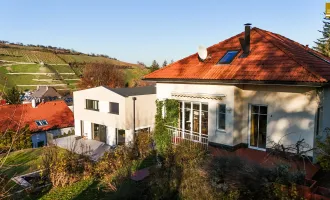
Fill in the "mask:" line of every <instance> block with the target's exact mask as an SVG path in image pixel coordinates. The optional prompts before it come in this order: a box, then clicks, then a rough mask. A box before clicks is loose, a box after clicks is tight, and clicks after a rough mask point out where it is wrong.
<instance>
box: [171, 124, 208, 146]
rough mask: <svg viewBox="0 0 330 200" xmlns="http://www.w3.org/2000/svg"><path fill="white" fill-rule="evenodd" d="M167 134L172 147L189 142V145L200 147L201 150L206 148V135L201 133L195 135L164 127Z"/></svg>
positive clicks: (191, 132)
mask: <svg viewBox="0 0 330 200" xmlns="http://www.w3.org/2000/svg"><path fill="white" fill-rule="evenodd" d="M166 127H167V130H168V133H169V134H170V135H171V136H172V143H173V144H174V145H177V144H179V143H180V142H183V141H185V142H189V143H191V145H196V146H202V148H204V149H207V148H208V135H205V134H202V133H196V132H193V131H187V130H186V131H183V130H181V129H179V128H175V127H172V126H166Z"/></svg>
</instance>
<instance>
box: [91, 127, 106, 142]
mask: <svg viewBox="0 0 330 200" xmlns="http://www.w3.org/2000/svg"><path fill="white" fill-rule="evenodd" d="M92 130H93V139H94V140H97V141H100V142H104V143H106V140H107V132H106V130H107V129H106V126H104V125H100V124H92Z"/></svg>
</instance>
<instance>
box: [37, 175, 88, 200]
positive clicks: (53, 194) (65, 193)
mask: <svg viewBox="0 0 330 200" xmlns="http://www.w3.org/2000/svg"><path fill="white" fill-rule="evenodd" d="M93 183H94V181H93V179H86V180H82V181H79V182H77V183H74V184H72V185H71V186H67V187H60V188H53V189H51V190H50V191H49V192H48V193H47V194H45V195H44V196H42V197H41V198H40V200H56V199H59V200H60V199H61V200H67V199H68V200H69V199H75V198H76V197H77V196H79V195H80V194H81V193H82V192H83V191H85V190H87V189H88V188H89V187H90V186H91V185H92V184H93ZM85 199H89V198H85Z"/></svg>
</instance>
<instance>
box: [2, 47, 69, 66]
mask: <svg viewBox="0 0 330 200" xmlns="http://www.w3.org/2000/svg"><path fill="white" fill-rule="evenodd" d="M0 60H8V61H16V62H30V63H41V62H44V63H49V64H66V62H65V61H63V60H62V59H61V58H60V57H58V56H57V55H56V54H54V53H51V52H43V51H30V50H24V49H19V48H13V49H12V48H0Z"/></svg>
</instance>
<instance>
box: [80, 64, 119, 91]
mask: <svg viewBox="0 0 330 200" xmlns="http://www.w3.org/2000/svg"><path fill="white" fill-rule="evenodd" d="M98 86H108V87H111V88H118V87H124V86H125V76H124V72H123V71H122V70H121V69H120V68H119V67H118V66H116V65H112V64H107V63H88V64H86V65H85V67H84V69H83V75H82V78H81V81H80V84H79V87H80V88H92V87H98Z"/></svg>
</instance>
